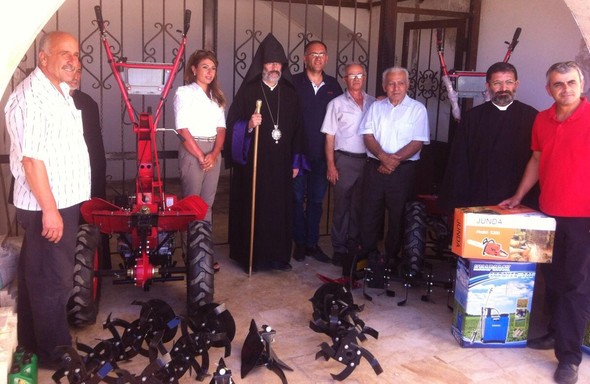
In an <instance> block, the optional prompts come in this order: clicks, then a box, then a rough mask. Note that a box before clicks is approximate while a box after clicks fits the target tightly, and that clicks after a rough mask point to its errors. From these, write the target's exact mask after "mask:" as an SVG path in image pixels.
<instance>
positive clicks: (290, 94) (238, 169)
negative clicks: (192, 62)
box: [225, 34, 306, 270]
mask: <svg viewBox="0 0 590 384" xmlns="http://www.w3.org/2000/svg"><path fill="white" fill-rule="evenodd" d="M268 63H280V64H282V67H281V72H282V73H281V74H280V78H279V80H278V83H277V84H276V85H275V86H274V87H273V86H269V85H268V84H266V83H265V82H264V81H262V78H263V76H262V70H263V67H264V65H265V64H268ZM256 100H262V108H261V110H260V113H261V115H262V123H261V125H260V126H259V127H258V128H254V129H253V130H250V129H248V122H249V120H250V118H251V116H252V115H253V113H254V111H255V108H256ZM299 111H300V109H299V100H298V96H297V93H296V91H295V88H294V87H293V85H292V83H291V74H290V72H289V67H288V62H287V57H286V55H285V53H284V50H283V47H282V46H281V44H280V43H279V42H278V40H277V39H276V38H275V37H274V36H273V35H272V34H269V35H268V36H266V38H265V39H264V40H263V41H262V42H261V44H260V46H259V47H258V50H257V51H256V54H255V55H254V58H253V60H252V64H251V66H250V68H249V70H248V72H247V73H246V76H245V78H244V81H243V83H242V85H241V86H240V89H239V90H238V92H237V94H236V96H235V97H234V99H233V102H232V105H231V107H230V109H229V112H228V116H227V130H228V132H227V135H226V141H225V159H226V165H227V166H229V167H232V168H233V169H232V173H231V184H230V204H229V244H230V258H232V259H233V260H236V261H237V262H238V263H240V265H242V266H243V267H244V268H246V269H248V267H249V258H250V236H251V235H250V231H251V215H252V179H253V171H254V169H253V162H254V150H253V145H254V136H255V129H259V130H260V131H259V139H258V160H257V171H256V203H255V216H254V217H255V221H254V237H253V238H254V246H253V269H254V270H267V269H279V270H288V269H290V267H291V266H290V264H289V261H290V257H291V246H292V223H293V219H292V205H293V204H292V195H293V194H292V190H293V174H294V172H298V171H300V170H301V168H305V167H306V166H305V165H303V164H304V163H305V160H304V158H303V155H302V154H303V139H302V128H301V117H300V114H299Z"/></svg>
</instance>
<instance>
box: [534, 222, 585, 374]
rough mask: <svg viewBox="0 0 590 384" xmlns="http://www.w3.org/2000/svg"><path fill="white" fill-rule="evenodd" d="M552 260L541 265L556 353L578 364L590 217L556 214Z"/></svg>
mask: <svg viewBox="0 0 590 384" xmlns="http://www.w3.org/2000/svg"><path fill="white" fill-rule="evenodd" d="M556 220H557V228H556V231H555V244H554V248H553V261H552V263H551V264H547V265H546V266H543V269H542V271H543V272H544V277H545V281H546V300H547V304H548V306H549V310H550V311H551V323H550V325H549V329H550V330H551V331H553V332H554V334H555V356H556V357H557V360H558V361H559V362H562V363H567V364H576V365H579V364H580V363H581V361H582V352H581V350H580V346H581V345H582V341H583V338H584V331H585V329H586V324H587V323H588V321H589V320H590V218H566V217H561V218H556Z"/></svg>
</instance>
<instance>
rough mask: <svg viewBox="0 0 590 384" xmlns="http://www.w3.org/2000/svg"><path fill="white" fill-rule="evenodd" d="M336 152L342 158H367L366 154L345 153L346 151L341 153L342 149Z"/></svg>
mask: <svg viewBox="0 0 590 384" xmlns="http://www.w3.org/2000/svg"><path fill="white" fill-rule="evenodd" d="M336 152H338V153H341V154H343V155H344V156H348V157H354V158H355V159H366V158H367V154H366V153H354V152H346V151H343V150H342V149H337V150H336Z"/></svg>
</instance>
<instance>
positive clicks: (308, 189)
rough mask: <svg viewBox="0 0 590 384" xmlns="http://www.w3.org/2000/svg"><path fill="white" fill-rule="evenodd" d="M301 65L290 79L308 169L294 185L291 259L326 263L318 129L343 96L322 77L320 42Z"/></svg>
mask: <svg viewBox="0 0 590 384" xmlns="http://www.w3.org/2000/svg"><path fill="white" fill-rule="evenodd" d="M304 61H305V70H304V71H303V72H301V73H299V74H297V75H295V76H293V83H294V84H295V88H296V89H297V93H298V94H299V98H300V104H301V113H302V117H303V132H304V137H305V145H306V148H307V149H306V158H307V160H308V161H309V166H310V168H311V169H310V170H309V171H306V172H300V173H299V175H298V176H297V177H296V178H295V181H294V185H293V204H294V207H293V208H294V211H293V215H294V222H293V239H294V241H295V251H294V252H293V258H294V259H295V260H297V261H303V260H304V259H305V256H311V257H313V258H315V259H316V260H318V261H321V262H328V261H330V258H329V257H328V256H327V255H326V254H325V253H324V252H323V251H322V250H321V249H320V247H319V246H318V240H319V232H320V219H321V217H322V203H323V200H324V195H325V194H326V189H327V187H328V180H327V179H326V168H327V166H326V155H325V151H324V145H325V136H324V134H323V133H322V132H321V128H322V123H323V121H324V115H325V114H326V107H327V105H328V103H329V102H330V101H331V100H332V99H333V98H335V97H336V96H339V95H341V94H342V88H341V87H340V85H339V84H338V81H337V80H336V79H335V78H334V77H332V76H329V75H326V74H325V73H324V67H325V66H326V63H327V62H328V51H327V48H326V45H325V44H324V43H323V42H321V41H317V40H314V41H310V42H309V43H308V44H307V45H306V46H305V59H304Z"/></svg>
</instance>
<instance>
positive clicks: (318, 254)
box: [305, 245, 330, 263]
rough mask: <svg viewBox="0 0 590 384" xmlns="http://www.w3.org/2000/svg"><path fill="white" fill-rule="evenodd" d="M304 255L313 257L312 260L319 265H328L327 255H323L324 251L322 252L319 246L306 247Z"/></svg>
mask: <svg viewBox="0 0 590 384" xmlns="http://www.w3.org/2000/svg"><path fill="white" fill-rule="evenodd" d="M305 255H306V256H310V257H313V258H314V259H316V260H317V261H319V262H320V263H329V262H330V258H329V257H328V255H326V254H325V253H324V251H322V249H321V248H320V246H319V245H316V246H314V247H307V248H306V249H305Z"/></svg>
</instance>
